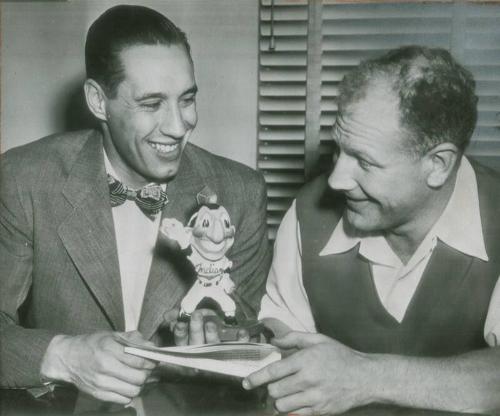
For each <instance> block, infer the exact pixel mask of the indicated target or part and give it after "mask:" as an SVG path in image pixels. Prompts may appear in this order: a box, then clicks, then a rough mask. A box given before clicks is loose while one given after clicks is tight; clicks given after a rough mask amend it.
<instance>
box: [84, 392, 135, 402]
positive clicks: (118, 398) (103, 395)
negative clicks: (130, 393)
mask: <svg viewBox="0 0 500 416" xmlns="http://www.w3.org/2000/svg"><path fill="white" fill-rule="evenodd" d="M86 393H89V394H90V395H92V396H94V397H95V398H96V399H98V400H101V401H103V402H111V403H118V404H123V405H127V404H129V403H130V402H131V401H132V399H131V398H130V397H126V396H122V395H120V394H117V393H114V392H112V391H100V390H97V391H93V392H90V391H89V392H86Z"/></svg>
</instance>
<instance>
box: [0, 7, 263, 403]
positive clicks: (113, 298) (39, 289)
mask: <svg viewBox="0 0 500 416" xmlns="http://www.w3.org/2000/svg"><path fill="white" fill-rule="evenodd" d="M85 53H86V67H87V80H86V82H85V96H86V99H87V104H88V106H89V109H90V110H91V112H92V113H93V115H94V116H95V117H96V118H97V119H98V121H99V124H100V127H101V128H100V130H89V131H79V132H75V133H68V134H59V135H53V136H50V137H46V138H43V139H41V140H38V141H36V142H34V143H31V144H28V145H25V146H22V147H19V148H16V149H12V150H11V151H8V152H7V153H6V154H5V155H2V160H1V172H0V173H1V175H0V178H1V179H0V180H1V183H0V189H1V192H0V279H1V280H0V281H1V289H0V339H1V342H0V386H1V387H16V388H17V387H32V386H40V385H42V384H44V383H47V384H50V383H54V382H69V383H73V384H74V385H76V386H77V387H78V388H79V389H80V390H82V391H84V392H86V393H89V394H91V395H93V396H94V397H96V398H98V399H101V400H105V401H111V402H117V403H128V402H129V401H130V399H131V398H133V397H135V396H137V395H138V393H139V392H140V388H141V386H142V385H143V384H144V382H145V381H146V379H147V377H148V376H149V374H150V372H151V370H152V369H153V367H154V365H153V363H152V362H149V361H147V360H143V359H139V358H137V357H133V356H130V355H127V354H125V353H124V352H123V347H122V345H121V344H120V343H119V342H118V341H117V339H118V335H117V334H118V333H119V332H122V331H128V334H127V335H125V336H128V337H132V338H134V339H137V340H140V341H142V342H146V340H149V339H151V338H152V337H153V336H154V334H155V333H156V332H157V330H158V328H159V327H160V326H161V325H162V323H163V320H164V316H165V314H166V313H168V312H169V311H170V310H172V309H174V308H175V307H176V306H177V305H178V304H179V302H180V300H181V298H182V296H183V295H184V294H185V293H186V292H187V290H188V289H189V285H190V284H191V283H192V281H190V280H189V279H187V274H188V273H187V272H186V269H185V268H183V266H182V263H179V262H177V261H175V256H174V255H173V254H172V253H168V252H166V251H164V250H162V249H161V247H160V246H159V245H157V244H156V241H157V234H158V227H159V224H160V221H161V218H164V217H169V218H172V217H173V218H176V219H178V220H179V221H181V222H183V223H185V222H186V221H187V220H188V219H189V217H190V215H191V214H192V213H193V212H194V211H195V209H196V208H197V195H199V194H200V193H204V192H206V191H207V189H208V188H210V190H211V191H213V192H215V193H216V194H217V196H218V201H219V203H220V204H221V205H224V206H225V207H226V209H227V210H228V212H229V214H230V216H231V219H232V221H233V223H234V225H235V227H236V230H237V232H236V236H235V242H234V246H233V248H232V249H231V251H230V252H229V253H228V256H229V258H230V259H231V260H232V262H233V265H234V267H233V269H232V274H231V277H232V279H233V280H234V281H235V283H236V285H237V289H236V291H237V293H238V294H240V295H244V297H245V300H246V301H247V304H248V305H247V310H250V311H253V313H255V311H256V310H257V308H258V302H259V301H260V297H261V295H262V290H263V282H264V279H265V275H266V273H267V268H268V266H269V261H270V259H269V250H268V249H267V235H266V225H265V189H264V182H263V179H262V177H261V176H260V175H258V174H257V173H256V172H254V171H253V170H251V169H249V168H247V167H244V166H243V165H240V164H238V163H236V162H232V161H229V160H227V159H224V158H222V157H218V156H215V155H212V154H210V153H208V152H206V151H204V150H202V149H200V148H198V147H196V146H194V145H191V144H189V143H187V141H188V139H189V135H190V133H191V132H192V130H193V129H194V127H195V125H196V121H197V114H196V102H195V96H196V83H195V78H194V71H193V63H192V59H191V56H190V49H189V44H188V42H187V39H186V37H185V35H184V33H183V32H182V31H181V30H180V29H178V28H177V27H176V26H175V25H174V24H173V23H172V22H170V21H169V20H168V19H167V18H166V17H165V16H163V15H161V14H159V13H157V12H155V11H153V10H151V9H147V8H145V7H140V6H117V7H114V8H112V9H110V10H108V11H106V12H105V13H104V14H103V15H101V16H100V17H99V18H98V19H97V20H96V21H95V22H94V23H93V25H92V26H91V28H90V29H89V32H88V36H87V42H86V49H85ZM112 186H113V189H114V191H116V190H117V189H118V188H120V189H121V190H122V191H123V192H122V193H119V192H118V193H113V194H112V195H111V196H110V189H111V187H112ZM136 196H137V198H136ZM139 196H140V197H141V198H142V199H141V198H139ZM133 331H135V332H133Z"/></svg>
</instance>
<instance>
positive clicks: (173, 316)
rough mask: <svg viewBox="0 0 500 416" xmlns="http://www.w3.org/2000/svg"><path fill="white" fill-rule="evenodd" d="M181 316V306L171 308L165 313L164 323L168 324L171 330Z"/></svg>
mask: <svg viewBox="0 0 500 416" xmlns="http://www.w3.org/2000/svg"><path fill="white" fill-rule="evenodd" d="M178 316H179V308H173V309H170V310H169V311H168V312H165V313H164V314H163V325H165V326H168V327H169V328H170V330H171V331H173V330H174V325H175V323H176V321H177V318H178Z"/></svg>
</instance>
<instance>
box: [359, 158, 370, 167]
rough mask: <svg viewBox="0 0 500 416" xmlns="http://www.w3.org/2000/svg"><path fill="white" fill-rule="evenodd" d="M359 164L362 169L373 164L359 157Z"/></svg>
mask: <svg viewBox="0 0 500 416" xmlns="http://www.w3.org/2000/svg"><path fill="white" fill-rule="evenodd" d="M358 165H359V166H360V167H361V169H365V170H366V169H369V168H370V167H371V166H373V165H372V164H371V163H370V162H368V161H367V160H365V159H361V158H358Z"/></svg>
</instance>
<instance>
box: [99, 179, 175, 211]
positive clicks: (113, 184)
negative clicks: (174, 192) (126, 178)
mask: <svg viewBox="0 0 500 416" xmlns="http://www.w3.org/2000/svg"><path fill="white" fill-rule="evenodd" d="M108 185H109V198H110V201H111V206H112V207H117V206H118V205H121V204H123V203H124V202H125V200H127V199H129V200H131V201H135V203H136V204H137V206H138V207H139V208H140V210H141V211H142V212H143V213H144V214H146V216H147V217H148V218H150V219H154V217H155V216H156V214H158V213H159V212H161V210H162V209H163V208H164V207H165V205H167V202H168V198H167V193H166V192H165V191H164V190H163V188H162V187H161V185H158V184H154V183H151V184H149V185H146V186H144V187H143V188H141V189H138V190H133V189H130V188H128V187H126V186H125V185H123V184H122V183H121V182H120V181H118V180H116V179H115V178H113V177H112V176H111V175H110V174H108Z"/></svg>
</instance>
